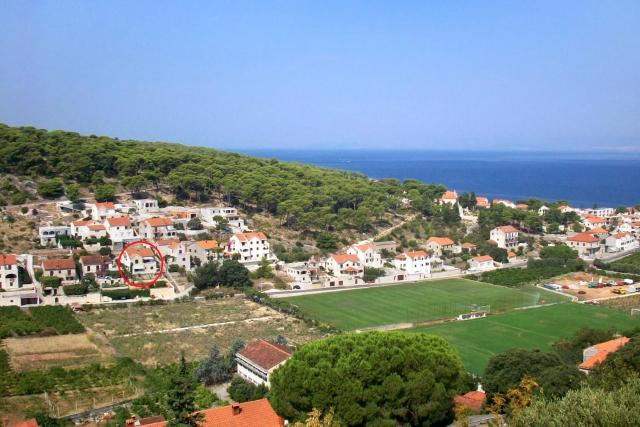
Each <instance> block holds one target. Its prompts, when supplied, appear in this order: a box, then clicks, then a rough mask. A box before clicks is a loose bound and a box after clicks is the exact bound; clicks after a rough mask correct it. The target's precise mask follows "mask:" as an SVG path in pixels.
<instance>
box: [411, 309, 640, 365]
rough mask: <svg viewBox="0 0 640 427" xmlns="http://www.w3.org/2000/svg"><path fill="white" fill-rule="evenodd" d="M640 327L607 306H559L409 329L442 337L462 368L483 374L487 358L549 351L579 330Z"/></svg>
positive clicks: (638, 323)
mask: <svg viewBox="0 0 640 427" xmlns="http://www.w3.org/2000/svg"><path fill="white" fill-rule="evenodd" d="M634 326H640V318H638V317H631V316H629V315H628V314H626V313H624V312H622V311H619V310H614V309H610V308H606V307H597V306H591V305H584V304H574V303H567V304H558V305H553V306H548V307H538V308H533V309H527V310H516V311H512V312H509V313H505V314H499V315H495V316H493V315H492V316H489V317H487V318H484V319H476V320H468V321H462V322H448V323H443V324H439V325H433V326H425V327H421V328H415V329H411V331H415V332H426V333H429V334H435V335H438V336H441V337H443V338H445V339H446V340H447V341H449V343H450V344H451V345H453V346H454V347H455V348H456V349H457V350H458V351H459V352H460V356H461V357H462V361H463V362H464V364H465V367H466V368H467V369H468V370H470V371H472V372H476V373H480V374H481V373H482V372H483V371H484V368H485V366H486V365H487V362H488V361H489V358H490V357H491V356H492V355H493V354H495V353H499V352H502V351H504V350H508V349H510V348H537V349H540V350H549V349H550V348H551V344H552V343H553V342H555V341H557V340H558V339H560V338H564V337H568V336H570V335H571V334H573V333H574V332H575V331H577V330H578V329H580V328H582V327H591V328H595V329H614V330H615V331H617V332H620V331H623V330H625V329H629V328H631V327H634Z"/></svg>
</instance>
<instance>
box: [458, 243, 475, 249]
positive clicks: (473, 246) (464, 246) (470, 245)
mask: <svg viewBox="0 0 640 427" xmlns="http://www.w3.org/2000/svg"><path fill="white" fill-rule="evenodd" d="M460 247H461V248H462V249H475V248H476V245H474V244H473V243H469V242H465V243H463V244H462V245H460Z"/></svg>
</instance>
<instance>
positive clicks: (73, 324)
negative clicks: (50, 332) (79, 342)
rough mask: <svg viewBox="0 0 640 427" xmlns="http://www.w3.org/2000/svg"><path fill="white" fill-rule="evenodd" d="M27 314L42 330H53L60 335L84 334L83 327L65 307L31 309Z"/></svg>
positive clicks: (54, 306) (46, 306)
mask: <svg viewBox="0 0 640 427" xmlns="http://www.w3.org/2000/svg"><path fill="white" fill-rule="evenodd" d="M29 314H30V315H31V317H33V318H34V319H35V320H36V322H38V324H40V325H41V326H42V327H43V328H46V327H49V328H53V329H55V331H56V332H57V333H58V334H60V335H65V334H78V333H81V332H84V326H82V325H81V324H80V322H78V320H77V319H76V318H75V316H74V315H73V312H72V311H71V310H70V309H69V308H67V307H62V306H59V305H43V306H39V307H31V308H30V309H29Z"/></svg>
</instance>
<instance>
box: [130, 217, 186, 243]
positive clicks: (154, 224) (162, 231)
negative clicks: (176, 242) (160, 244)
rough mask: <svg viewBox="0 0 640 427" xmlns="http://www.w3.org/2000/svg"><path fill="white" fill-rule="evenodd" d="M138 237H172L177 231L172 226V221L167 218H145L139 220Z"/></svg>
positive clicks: (156, 238)
mask: <svg viewBox="0 0 640 427" xmlns="http://www.w3.org/2000/svg"><path fill="white" fill-rule="evenodd" d="M139 232H140V237H142V238H143V239H148V240H161V239H165V240H166V239H173V238H176V237H178V233H177V232H176V230H175V228H174V227H173V222H172V221H171V220H170V219H168V218H159V217H153V218H147V219H143V220H142V221H140V227H139Z"/></svg>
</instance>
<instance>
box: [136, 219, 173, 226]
mask: <svg viewBox="0 0 640 427" xmlns="http://www.w3.org/2000/svg"><path fill="white" fill-rule="evenodd" d="M143 222H145V223H147V224H148V225H149V226H151V227H166V226H167V225H171V224H173V222H171V220H170V219H168V218H158V217H154V218H147V219H145V220H144V221H143Z"/></svg>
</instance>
